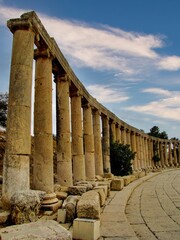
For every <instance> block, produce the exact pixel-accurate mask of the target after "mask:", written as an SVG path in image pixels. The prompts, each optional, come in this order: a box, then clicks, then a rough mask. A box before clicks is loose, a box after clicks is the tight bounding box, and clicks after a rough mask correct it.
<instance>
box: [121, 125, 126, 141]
mask: <svg viewBox="0 0 180 240" xmlns="http://www.w3.org/2000/svg"><path fill="white" fill-rule="evenodd" d="M121 142H122V144H126V131H125V128H124V126H121Z"/></svg>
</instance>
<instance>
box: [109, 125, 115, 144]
mask: <svg viewBox="0 0 180 240" xmlns="http://www.w3.org/2000/svg"><path fill="white" fill-rule="evenodd" d="M110 138H111V141H112V142H113V143H114V142H116V125H115V122H114V120H111V121H110Z"/></svg>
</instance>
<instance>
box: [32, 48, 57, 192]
mask: <svg viewBox="0 0 180 240" xmlns="http://www.w3.org/2000/svg"><path fill="white" fill-rule="evenodd" d="M35 59H36V71H35V103H34V167H33V186H34V188H35V189H37V190H42V191H45V192H46V193H52V192H54V173H53V136H52V59H51V57H50V56H49V53H48V51H47V50H44V51H40V50H37V51H36V52H35Z"/></svg>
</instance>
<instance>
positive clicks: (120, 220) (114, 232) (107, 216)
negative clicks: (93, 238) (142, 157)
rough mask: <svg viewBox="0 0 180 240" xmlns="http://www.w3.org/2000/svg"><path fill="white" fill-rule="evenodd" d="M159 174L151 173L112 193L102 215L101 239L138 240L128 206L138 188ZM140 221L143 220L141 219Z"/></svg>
mask: <svg viewBox="0 0 180 240" xmlns="http://www.w3.org/2000/svg"><path fill="white" fill-rule="evenodd" d="M158 174H160V172H158V173H149V175H148V176H145V177H143V178H140V179H138V180H135V181H134V182H132V183H130V184H129V185H128V186H126V187H124V188H123V190H122V191H117V192H111V194H112V195H111V196H110V200H109V201H108V202H107V205H106V206H105V208H104V209H103V212H102V214H101V236H102V237H101V239H106V240H111V239H113V240H126V239H128V240H137V239H138V237H137V236H136V234H135V232H134V230H133V229H132V227H131V225H130V223H129V222H128V221H127V217H126V215H125V208H126V204H127V201H128V199H129V198H130V196H131V193H132V192H133V190H134V189H135V188H136V187H137V186H139V185H141V184H142V183H143V182H145V181H147V180H148V179H150V178H152V177H154V176H156V175H158ZM140 221H142V220H141V219H140ZM101 239H100V240H101Z"/></svg>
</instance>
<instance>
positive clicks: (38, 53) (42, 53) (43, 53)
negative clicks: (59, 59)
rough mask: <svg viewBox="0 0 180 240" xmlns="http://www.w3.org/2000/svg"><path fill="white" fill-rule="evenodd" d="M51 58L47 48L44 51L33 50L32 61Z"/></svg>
mask: <svg viewBox="0 0 180 240" xmlns="http://www.w3.org/2000/svg"><path fill="white" fill-rule="evenodd" d="M51 57H52V55H51V53H50V51H49V49H48V48H46V49H38V48H37V49H35V50H34V59H35V60H36V59H38V58H51Z"/></svg>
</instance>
